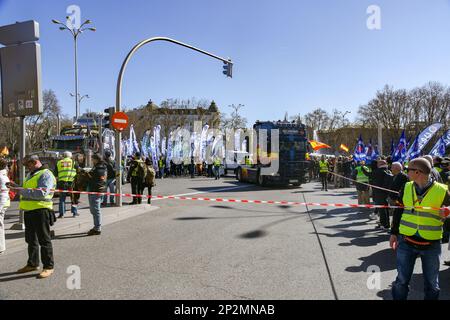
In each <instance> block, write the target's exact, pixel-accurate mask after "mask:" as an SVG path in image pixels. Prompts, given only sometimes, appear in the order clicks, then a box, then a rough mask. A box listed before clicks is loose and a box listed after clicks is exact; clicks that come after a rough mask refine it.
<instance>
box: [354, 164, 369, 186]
mask: <svg viewBox="0 0 450 320" xmlns="http://www.w3.org/2000/svg"><path fill="white" fill-rule="evenodd" d="M362 168H363V167H362V166H357V167H356V168H355V170H356V181H357V182H364V183H368V182H369V177H368V176H366V175H365V174H364V172H363V169H362ZM364 169H365V170H366V171H368V172H369V171H370V169H369V168H367V167H366V166H364Z"/></svg>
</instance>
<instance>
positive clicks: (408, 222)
mask: <svg viewBox="0 0 450 320" xmlns="http://www.w3.org/2000/svg"><path fill="white" fill-rule="evenodd" d="M447 191H448V188H447V186H446V185H444V184H441V183H437V182H434V183H433V185H432V186H431V187H430V189H428V191H427V193H426V194H425V196H424V198H423V199H422V201H421V202H416V204H414V200H419V199H418V197H417V194H416V188H415V187H414V184H413V182H408V183H407V184H406V185H405V192H404V194H403V205H404V206H405V207H413V206H423V207H434V208H440V207H441V205H442V202H443V201H444V198H445V195H446V193H447ZM442 224H443V223H442V219H441V217H440V216H439V210H429V209H411V208H405V210H404V212H403V214H402V219H401V221H400V233H401V234H403V235H405V236H412V235H415V234H416V233H419V235H420V237H422V238H423V239H426V240H439V239H441V238H442Z"/></svg>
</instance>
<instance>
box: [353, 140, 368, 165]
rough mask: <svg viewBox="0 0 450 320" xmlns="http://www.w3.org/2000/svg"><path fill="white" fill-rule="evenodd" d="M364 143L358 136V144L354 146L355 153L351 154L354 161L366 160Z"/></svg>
mask: <svg viewBox="0 0 450 320" xmlns="http://www.w3.org/2000/svg"><path fill="white" fill-rule="evenodd" d="M365 151H366V150H365V147H364V142H363V140H362V137H361V135H359V139H358V143H357V144H356V146H355V151H354V153H353V158H354V159H355V160H356V161H362V160H366V154H365Z"/></svg>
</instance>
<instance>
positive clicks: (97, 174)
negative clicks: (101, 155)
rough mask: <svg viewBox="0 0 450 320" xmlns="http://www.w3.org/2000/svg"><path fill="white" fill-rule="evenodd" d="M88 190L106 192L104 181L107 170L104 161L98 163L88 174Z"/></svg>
mask: <svg viewBox="0 0 450 320" xmlns="http://www.w3.org/2000/svg"><path fill="white" fill-rule="evenodd" d="M88 175H89V182H88V190H89V191H93V192H106V179H107V176H108V169H107V167H106V163H105V162H104V161H100V162H98V163H97V164H96V165H95V166H94V167H93V168H92V170H91V171H90V172H89V174H88Z"/></svg>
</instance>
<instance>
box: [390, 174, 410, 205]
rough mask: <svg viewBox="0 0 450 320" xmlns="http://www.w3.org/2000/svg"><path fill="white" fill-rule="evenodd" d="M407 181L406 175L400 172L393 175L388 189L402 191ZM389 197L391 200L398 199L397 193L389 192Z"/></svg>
mask: <svg viewBox="0 0 450 320" xmlns="http://www.w3.org/2000/svg"><path fill="white" fill-rule="evenodd" d="M408 181H409V178H408V175H407V174H406V173H404V172H403V171H401V172H400V173H399V174H397V175H395V176H394V178H393V179H392V183H391V187H390V188H389V189H391V190H393V191H400V190H403V188H404V187H405V184H406V183H407V182H408ZM389 197H390V198H391V199H394V200H397V199H399V195H398V193H393V192H389Z"/></svg>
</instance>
